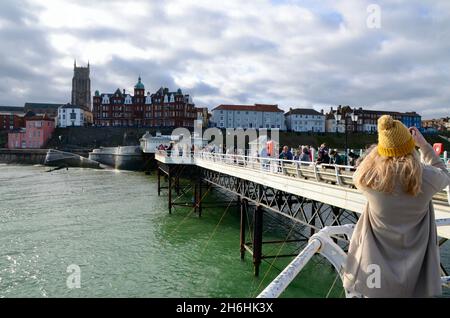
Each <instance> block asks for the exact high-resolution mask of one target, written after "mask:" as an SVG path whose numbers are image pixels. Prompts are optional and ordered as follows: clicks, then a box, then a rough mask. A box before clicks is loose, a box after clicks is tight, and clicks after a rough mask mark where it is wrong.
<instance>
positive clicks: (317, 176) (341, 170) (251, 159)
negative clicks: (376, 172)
mask: <svg viewBox="0 0 450 318" xmlns="http://www.w3.org/2000/svg"><path fill="white" fill-rule="evenodd" d="M194 157H195V158H199V159H203V160H209V161H212V162H215V163H220V164H226V165H233V166H238V167H242V168H245V169H251V170H257V171H262V172H268V173H274V174H281V175H287V176H292V177H298V178H304V179H314V180H316V181H319V182H330V183H334V184H337V185H348V186H351V185H353V181H352V179H353V172H354V171H355V167H353V166H344V165H335V164H317V163H315V162H307V161H298V160H284V159H277V158H272V157H255V156H244V155H235V154H222V153H211V152H197V153H195V154H194Z"/></svg>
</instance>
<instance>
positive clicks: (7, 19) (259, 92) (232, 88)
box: [0, 0, 450, 118]
mask: <svg viewBox="0 0 450 318" xmlns="http://www.w3.org/2000/svg"><path fill="white" fill-rule="evenodd" d="M370 4H377V5H378V6H379V8H380V9H381V12H380V15H378V12H374V11H372V7H369V5H370ZM368 8H369V10H368ZM377 17H380V18H381V19H380V20H379V21H378V20H377ZM378 22H379V24H378ZM378 26H379V28H378ZM0 48H1V49H0V105H23V103H24V102H26V101H30V102H31V101H32V102H68V101H70V90H71V79H72V75H73V60H74V58H76V59H77V62H78V64H86V63H87V61H88V60H89V61H90V63H91V81H92V92H94V91H95V90H96V89H98V90H100V91H101V92H113V91H114V90H115V89H117V88H118V87H120V88H125V89H127V90H132V87H133V85H134V84H135V83H136V81H137V77H138V76H139V74H141V76H142V80H143V82H144V84H145V86H146V89H147V90H149V91H151V92H154V91H156V90H157V89H158V88H159V87H160V86H168V87H170V88H171V89H177V88H178V87H180V88H182V89H183V91H184V92H185V93H190V94H192V95H193V97H194V102H195V103H196V105H197V106H207V107H209V108H213V107H214V106H217V105H218V104H222V103H246V104H247V103H248V104H253V103H276V104H278V105H279V106H280V107H281V108H283V109H285V110H287V109H289V107H314V108H315V109H317V110H320V109H322V108H325V109H328V108H329V107H330V106H335V105H338V104H345V105H347V104H348V105H353V106H358V107H360V106H362V107H367V108H372V109H385V110H395V111H412V110H415V111H418V112H420V113H421V114H422V115H423V117H424V118H432V117H438V116H439V117H440V116H446V115H450V54H449V53H450V1H447V0H441V1H438V0H436V1H426V0H425V1H424V0H422V1H419V0H417V1H416V0H405V1H401V0H386V1H375V0H369V1H365V0H343V1H334V0H329V1H328V0H324V1H317V0H292V1H289V0H286V1H283V0H272V1H270V0H249V1H241V0H224V1H217V0H169V1H159V0H147V1H144V0H142V1H138V0H136V1H125V0H120V1H111V0H108V1H106V0H96V1H90V0H73V1H70V0H29V1H26V0H0Z"/></svg>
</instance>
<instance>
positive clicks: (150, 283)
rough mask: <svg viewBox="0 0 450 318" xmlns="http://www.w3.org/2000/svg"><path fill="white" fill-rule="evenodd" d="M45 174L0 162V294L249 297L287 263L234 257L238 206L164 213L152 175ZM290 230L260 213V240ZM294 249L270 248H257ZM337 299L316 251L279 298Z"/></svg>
mask: <svg viewBox="0 0 450 318" xmlns="http://www.w3.org/2000/svg"><path fill="white" fill-rule="evenodd" d="M47 170H49V168H48V167H42V166H13V165H0V297H255V296H256V295H257V294H258V293H259V292H260V291H261V290H262V289H263V288H264V287H265V286H266V285H267V284H269V283H270V281H271V280H272V279H274V278H275V277H276V275H277V274H279V271H280V270H281V269H282V268H284V266H286V265H287V264H288V262H289V261H290V259H276V260H275V261H274V260H272V259H269V260H267V262H263V264H262V266H261V275H260V277H258V278H255V277H254V276H253V265H252V260H251V257H250V255H249V254H247V255H246V257H245V260H244V261H241V260H240V256H239V214H238V211H237V209H236V208H235V207H232V208H228V209H226V207H216V208H209V209H204V211H203V215H202V217H201V218H199V217H198V216H197V215H196V214H195V213H192V210H191V208H179V207H178V208H176V209H175V210H174V211H173V213H172V214H171V215H169V214H168V209H167V196H166V194H165V193H164V192H163V193H162V196H160V197H158V195H157V188H156V177H155V176H154V175H153V176H152V175H150V176H147V175H145V174H143V173H137V172H119V171H114V170H90V169H69V170H59V171H54V172H46V171H47ZM189 199H190V198H188V197H187V198H180V200H189ZM205 199H206V201H209V202H215V201H217V200H219V199H220V200H225V199H227V198H226V197H224V196H223V195H220V194H218V193H215V192H211V193H208V194H207V196H206V198H205ZM229 199H230V200H232V199H233V198H229ZM291 229H292V226H291V225H290V224H289V223H285V222H282V221H280V219H277V218H271V217H270V214H267V213H266V215H265V227H264V240H284V239H285V238H286V236H287V234H288V233H289V232H292V231H291ZM248 235H249V233H248ZM248 240H249V238H248ZM300 248H301V246H300V245H297V244H285V245H282V244H270V245H265V246H264V250H263V253H264V254H271V255H276V254H285V253H289V252H298V250H299V249H300ZM445 257H448V252H447V256H445ZM447 259H448V258H447ZM272 262H273V263H272ZM70 265H76V266H78V267H79V269H80V286H79V287H80V288H70V287H73V286H69V285H68V284H67V279H68V277H70V276H69V275H71V274H72V272H68V267H69V266H70ZM342 296H343V294H342V288H341V287H340V280H339V279H336V273H335V271H334V270H333V269H332V268H331V266H330V264H329V263H327V262H326V261H324V260H323V259H322V258H321V257H319V256H317V257H314V259H313V262H311V264H310V265H309V266H307V268H305V270H304V271H302V272H301V274H300V275H299V276H298V277H297V278H296V279H295V281H294V282H293V283H292V284H291V286H290V287H289V288H288V290H286V291H285V293H284V294H283V297H342Z"/></svg>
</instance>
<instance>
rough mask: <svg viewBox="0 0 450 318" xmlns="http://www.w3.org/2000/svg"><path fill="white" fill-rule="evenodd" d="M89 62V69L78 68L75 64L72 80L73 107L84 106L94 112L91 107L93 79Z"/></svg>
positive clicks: (75, 62) (75, 63)
mask: <svg viewBox="0 0 450 318" xmlns="http://www.w3.org/2000/svg"><path fill="white" fill-rule="evenodd" d="M89 75H90V66H89V62H88V65H87V67H77V61H76V60H75V61H74V63H73V79H72V105H78V106H84V107H86V108H87V109H89V110H91V111H92V107H91V79H90V77H89Z"/></svg>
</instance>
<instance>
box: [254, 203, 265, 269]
mask: <svg viewBox="0 0 450 318" xmlns="http://www.w3.org/2000/svg"><path fill="white" fill-rule="evenodd" d="M253 219H254V222H253V224H254V225H253V227H254V229H253V267H254V272H255V276H259V266H260V265H261V259H262V226H263V210H262V208H261V206H260V205H257V206H256V209H255V213H254V215H253Z"/></svg>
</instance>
